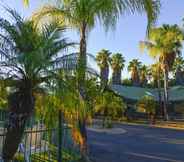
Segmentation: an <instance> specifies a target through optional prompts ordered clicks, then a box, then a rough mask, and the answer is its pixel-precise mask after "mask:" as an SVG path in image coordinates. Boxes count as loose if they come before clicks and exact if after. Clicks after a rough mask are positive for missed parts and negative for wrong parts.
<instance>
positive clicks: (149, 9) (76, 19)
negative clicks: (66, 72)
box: [24, 0, 160, 152]
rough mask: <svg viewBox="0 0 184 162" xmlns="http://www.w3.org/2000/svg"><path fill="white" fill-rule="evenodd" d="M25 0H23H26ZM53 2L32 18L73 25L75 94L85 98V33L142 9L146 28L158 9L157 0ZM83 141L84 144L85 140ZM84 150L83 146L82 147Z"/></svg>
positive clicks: (84, 132)
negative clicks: (76, 36)
mask: <svg viewBox="0 0 184 162" xmlns="http://www.w3.org/2000/svg"><path fill="white" fill-rule="evenodd" d="M27 1H28V0H24V2H27ZM58 2H59V3H57V4H56V5H52V6H51V5H48V6H45V7H43V8H42V9H41V10H40V11H39V12H37V13H36V14H35V15H34V20H35V21H40V20H42V18H45V17H46V18H47V17H49V16H51V17H52V18H54V19H57V20H58V21H61V24H63V20H64V22H65V24H66V25H68V26H70V27H71V28H73V29H76V30H77V31H78V33H79V34H80V47H79V56H78V66H77V77H78V79H77V84H78V90H79V95H80V96H81V98H83V100H84V101H85V100H86V98H87V96H86V90H85V78H86V75H85V72H86V53H87V41H86V40H87V35H88V33H89V32H90V31H91V30H92V29H93V28H94V27H95V25H96V23H97V22H100V23H101V24H102V25H103V26H104V27H105V28H106V30H108V29H109V28H111V27H112V28H114V27H115V25H116V22H117V20H118V18H119V17H120V15H121V14H125V13H130V14H132V13H134V12H135V11H138V12H141V13H142V12H146V14H147V18H148V29H149V28H150V27H151V26H152V25H153V24H154V23H155V20H156V19H157V17H158V13H159V9H160V1H159V0H157V1H155V0H142V1H138V0H126V1H124V0H59V1H58ZM80 123H82V125H81V129H83V130H84V131H83V133H82V134H84V137H85V136H86V134H87V132H86V128H85V119H83V121H80ZM86 145H87V144H86ZM84 152H86V150H84Z"/></svg>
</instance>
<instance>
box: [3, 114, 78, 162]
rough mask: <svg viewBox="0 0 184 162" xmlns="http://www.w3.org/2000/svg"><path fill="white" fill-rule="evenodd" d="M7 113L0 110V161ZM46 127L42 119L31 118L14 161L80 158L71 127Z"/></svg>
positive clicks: (55, 161)
mask: <svg viewBox="0 0 184 162" xmlns="http://www.w3.org/2000/svg"><path fill="white" fill-rule="evenodd" d="M6 119H7V113H5V112H3V111H0V161H2V148H3V143H4V140H5V135H6V126H5V125H6ZM60 126H61V128H59V127H58V126H56V127H55V128H50V129H48V128H46V127H45V124H44V122H43V121H42V120H35V119H34V118H32V119H31V120H30V121H29V122H28V123H27V126H26V130H25V132H24V136H23V138H22V142H21V143H20V145H19V148H18V151H17V153H16V155H15V158H14V162H76V161H77V160H79V159H80V152H79V147H78V146H77V145H76V144H74V142H73V140H72V133H71V128H70V127H69V126H68V125H67V124H66V123H65V124H64V123H61V124H60Z"/></svg>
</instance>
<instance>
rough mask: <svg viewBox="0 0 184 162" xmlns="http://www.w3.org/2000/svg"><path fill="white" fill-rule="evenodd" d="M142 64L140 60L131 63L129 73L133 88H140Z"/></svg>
mask: <svg viewBox="0 0 184 162" xmlns="http://www.w3.org/2000/svg"><path fill="white" fill-rule="evenodd" d="M141 64H142V63H141V62H140V61H139V60H138V59H133V60H132V61H130V62H129V65H128V71H129V72H130V73H131V80H132V84H133V86H140V68H141Z"/></svg>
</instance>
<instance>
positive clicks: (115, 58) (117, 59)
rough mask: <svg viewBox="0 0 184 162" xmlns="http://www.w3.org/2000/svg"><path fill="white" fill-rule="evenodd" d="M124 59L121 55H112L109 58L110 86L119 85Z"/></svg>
mask: <svg viewBox="0 0 184 162" xmlns="http://www.w3.org/2000/svg"><path fill="white" fill-rule="evenodd" d="M124 63H125V58H124V57H123V56H122V54H121V53H116V54H113V55H112V57H111V61H110V64H111V67H112V70H113V72H112V84H121V72H122V70H123V68H124V66H125V64H124Z"/></svg>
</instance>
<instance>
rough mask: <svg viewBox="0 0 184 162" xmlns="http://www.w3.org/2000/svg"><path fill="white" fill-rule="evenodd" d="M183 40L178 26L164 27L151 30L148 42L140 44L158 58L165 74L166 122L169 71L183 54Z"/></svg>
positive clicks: (166, 115)
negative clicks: (176, 59) (179, 55)
mask: <svg viewBox="0 0 184 162" xmlns="http://www.w3.org/2000/svg"><path fill="white" fill-rule="evenodd" d="M183 39H184V35H183V32H182V31H181V29H180V28H179V27H178V26H177V25H163V26H162V27H158V28H153V29H151V30H150V35H149V38H148V41H145V42H141V43H140V47H141V49H146V50H148V51H149V54H150V56H151V57H153V58H157V59H158V60H159V62H160V63H161V67H162V70H163V74H164V112H165V119H166V120H168V113H167V107H168V102H169V95H168V79H169V78H168V77H169V71H171V69H172V66H173V64H174V61H175V58H176V56H177V55H178V54H180V53H181V47H182V42H183Z"/></svg>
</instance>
